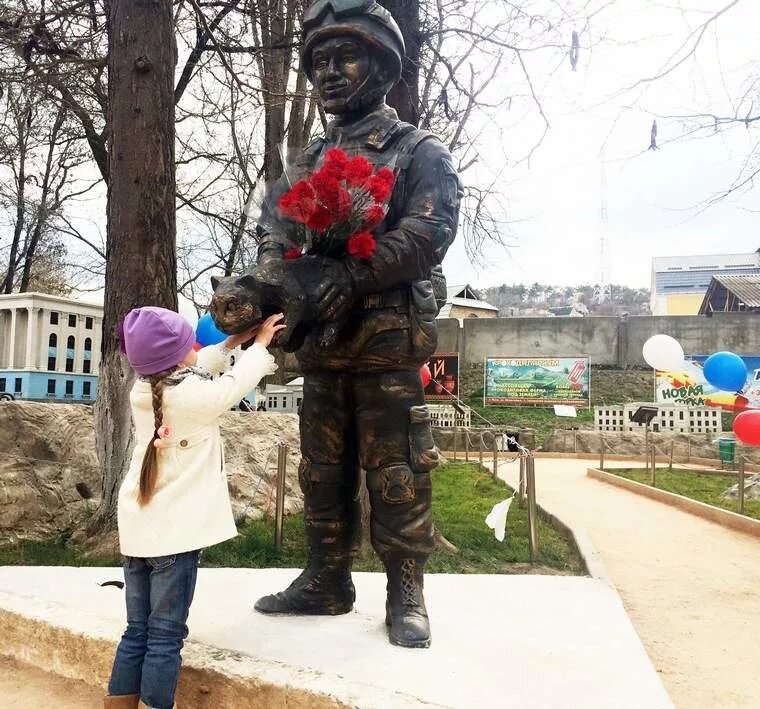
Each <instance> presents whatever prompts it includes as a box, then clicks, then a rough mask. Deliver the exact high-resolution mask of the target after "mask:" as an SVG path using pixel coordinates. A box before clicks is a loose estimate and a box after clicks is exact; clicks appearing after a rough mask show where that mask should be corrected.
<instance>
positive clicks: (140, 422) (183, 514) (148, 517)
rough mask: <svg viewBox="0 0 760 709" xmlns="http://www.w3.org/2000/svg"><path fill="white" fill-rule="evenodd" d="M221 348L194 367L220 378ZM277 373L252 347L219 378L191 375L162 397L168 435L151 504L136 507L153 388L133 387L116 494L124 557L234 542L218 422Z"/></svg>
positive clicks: (206, 352) (204, 353)
mask: <svg viewBox="0 0 760 709" xmlns="http://www.w3.org/2000/svg"><path fill="white" fill-rule="evenodd" d="M228 356H229V353H228V352H227V350H226V349H224V345H218V346H213V347H205V348H204V349H202V350H200V352H198V366H199V367H202V368H203V369H206V370H208V371H210V372H212V373H214V374H217V373H218V372H220V371H222V370H223V369H224V368H225V366H226V364H227V360H228ZM276 368H277V366H276V365H275V363H274V358H273V357H272V355H270V354H269V352H267V350H266V348H265V347H263V346H261V345H258V344H254V345H253V346H252V347H250V348H249V349H248V350H246V351H245V352H243V353H242V355H240V357H238V359H237V362H236V363H235V366H234V367H232V368H231V369H229V370H228V371H227V372H225V373H224V374H223V375H222V376H221V377H219V378H216V379H213V380H211V379H203V378H202V377H199V376H197V375H191V376H188V377H187V378H186V379H184V380H183V381H182V382H180V383H179V384H177V385H175V386H166V387H165V388H164V395H163V407H162V410H163V425H164V426H168V427H169V429H170V436H169V437H168V438H166V439H164V440H163V443H164V446H166V447H162V448H159V449H158V481H157V484H156V488H155V492H154V494H153V497H152V498H151V500H150V501H149V502H148V503H147V504H146V505H144V506H142V507H141V506H140V505H139V503H138V502H137V493H138V489H139V485H140V468H141V467H142V461H143V456H144V455H145V449H146V447H147V445H148V444H149V443H150V441H151V439H152V438H153V430H154V426H153V404H152V395H151V388H150V384H149V383H148V382H145V381H141V380H138V381H137V382H136V383H135V385H134V386H133V388H132V392H131V394H130V403H131V405H132V418H133V422H134V427H135V448H134V453H133V454H132V461H131V464H130V467H129V471H128V472H127V474H126V476H125V478H124V482H123V483H122V485H121V488H120V490H119V502H118V523H119V543H120V546H121V553H122V554H123V555H124V556H136V557H155V556H167V555H171V554H179V553H181V552H185V551H194V550H195V549H202V548H204V547H208V546H211V545H213V544H218V543H219V542H223V541H225V540H227V539H231V538H232V537H234V536H236V535H237V529H236V528H235V521H234V519H233V516H232V507H231V505H230V497H229V491H228V489H227V477H226V475H225V472H224V450H223V447H222V438H221V434H220V432H219V417H220V416H221V415H222V414H223V413H225V412H226V411H228V410H229V409H230V408H231V407H233V406H235V405H236V404H237V403H238V402H239V401H240V400H241V399H242V398H243V396H244V395H245V394H246V393H247V392H249V391H250V390H251V389H253V388H255V387H256V385H257V384H258V383H259V381H260V380H261V379H262V377H264V376H266V375H267V374H271V373H272V372H274V371H275V369H276Z"/></svg>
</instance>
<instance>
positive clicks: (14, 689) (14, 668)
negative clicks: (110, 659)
mask: <svg viewBox="0 0 760 709" xmlns="http://www.w3.org/2000/svg"><path fill="white" fill-rule="evenodd" d="M103 694H104V692H103V690H102V689H98V688H96V687H90V686H89V685H87V684H85V683H84V682H78V681H76V680H71V679H64V678H63V677H59V676H58V675H54V674H50V673H48V672H43V671H42V670H40V669H37V668H36V667H32V666H31V665H26V664H23V663H21V662H17V661H16V660H12V659H11V658H8V657H2V656H0V697H2V699H1V700H0V704H2V706H3V707H6V708H7V709H53V708H55V709H96V708H97V709H101V708H102V706H103Z"/></svg>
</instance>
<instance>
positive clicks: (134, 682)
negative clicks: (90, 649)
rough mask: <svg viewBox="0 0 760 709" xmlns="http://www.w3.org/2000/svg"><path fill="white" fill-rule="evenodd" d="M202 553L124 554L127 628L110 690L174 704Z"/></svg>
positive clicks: (162, 708) (160, 707)
mask: <svg viewBox="0 0 760 709" xmlns="http://www.w3.org/2000/svg"><path fill="white" fill-rule="evenodd" d="M199 554H200V552H198V551H189V552H185V553H183V554H173V555H171V556H159V557H155V558H148V559H142V558H137V557H126V558H125V560H124V582H125V591H126V594H125V595H126V600H127V629H126V630H125V631H124V635H123V636H122V638H121V642H120V643H119V647H118V649H117V650H116V659H115V660H114V663H113V670H112V671H111V681H110V682H109V683H108V694H110V695H112V696H119V695H125V694H139V695H140V698H141V699H142V701H143V703H145V704H147V705H148V706H149V707H155V709H171V707H172V706H174V692H175V691H176V689H177V679H178V678H179V670H180V666H181V664H182V660H181V658H180V651H181V650H182V645H183V644H184V640H185V638H186V637H187V625H186V622H187V615H188V613H189V611H190V604H191V603H192V601H193V593H194V592H195V580H196V577H197V575H198V556H199Z"/></svg>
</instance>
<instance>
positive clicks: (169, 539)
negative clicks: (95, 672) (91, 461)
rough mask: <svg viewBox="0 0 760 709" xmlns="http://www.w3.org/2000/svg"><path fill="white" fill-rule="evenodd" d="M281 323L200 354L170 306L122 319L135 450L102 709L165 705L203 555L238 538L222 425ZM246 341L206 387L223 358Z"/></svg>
mask: <svg viewBox="0 0 760 709" xmlns="http://www.w3.org/2000/svg"><path fill="white" fill-rule="evenodd" d="M282 317H283V316H282V315H275V316H272V317H270V318H268V319H267V320H266V321H265V322H264V323H263V324H262V325H261V326H260V327H258V328H256V329H254V330H251V331H249V332H246V333H243V334H242V335H236V336H233V337H230V338H228V339H227V341H226V342H225V343H223V344H221V345H216V346H214V347H206V348H204V349H202V350H200V352H197V353H196V352H195V351H194V350H193V344H194V342H195V334H194V332H193V328H192V327H191V326H190V324H189V323H188V322H187V321H186V320H185V319H184V318H183V317H182V316H180V315H178V314H177V313H175V312H173V311H171V310H165V309H164V308H153V307H145V308H137V309H135V310H132V311H131V312H130V313H128V314H127V316H126V317H125V318H124V323H123V332H122V343H123V345H124V348H125V351H126V354H127V359H128V360H129V363H130V365H131V366H132V368H133V369H134V370H135V371H136V372H137V374H138V375H140V378H139V379H138V380H137V382H136V383H135V385H134V387H133V389H132V392H131V395H130V402H131V406H132V418H133V421H134V426H135V449H134V450H135V452H134V455H133V458H132V463H131V465H130V468H129V471H128V472H127V475H126V476H125V478H124V482H123V483H122V486H121V489H120V490H119V503H118V522H119V543H120V546H121V553H122V555H123V556H124V580H125V592H126V601H127V629H126V631H125V632H124V635H123V636H122V639H121V642H120V643H119V647H118V649H117V651H116V658H115V660H114V665H113V670H112V672H111V680H110V682H109V685H108V696H107V697H106V699H105V707H106V709H109V708H110V709H115V708H118V709H135V708H136V707H138V706H146V707H154V708H155V709H171V707H172V706H173V705H174V693H175V690H176V686H177V679H178V677H179V670H180V664H181V658H180V651H181V649H182V645H183V642H184V639H185V638H186V637H187V625H186V622H187V616H188V612H189V610H190V604H191V602H192V599H193V593H194V591H195V581H196V575H197V569H198V556H199V553H200V550H201V549H203V548H204V547H208V546H211V545H213V544H218V543H219V542H223V541H225V540H227V539H230V538H232V537H234V536H235V535H236V534H237V530H236V528H235V522H234V520H233V516H232V508H231V506H230V499H229V492H228V489H227V479H226V477H225V473H224V452H223V450H222V440H221V436H220V433H219V417H220V416H221V415H222V414H223V413H224V412H225V411H228V410H229V409H230V408H231V407H232V406H234V405H235V404H237V403H238V402H239V401H240V400H241V399H242V398H243V396H244V395H245V393H246V392H248V391H250V390H251V389H253V388H254V387H255V386H256V385H257V384H258V383H259V381H260V380H261V378H262V377H264V376H266V375H267V374H271V373H272V372H274V370H275V369H276V365H275V364H274V358H273V357H272V356H271V355H270V354H269V352H267V347H268V346H269V345H270V343H271V341H272V338H273V337H274V335H275V334H276V333H277V331H278V330H280V329H282V327H284V326H283V325H281V324H280V321H281V320H282ZM254 338H255V342H254V344H253V345H252V346H251V347H250V348H249V349H247V350H246V351H245V352H244V353H243V354H242V356H240V357H239V358H238V360H237V362H236V363H235V366H234V367H232V368H231V369H229V370H228V371H227V372H225V373H224V374H223V375H222V376H221V377H219V378H216V379H214V378H213V374H216V373H218V372H219V371H221V370H223V369H224V368H225V366H226V363H227V361H228V358H229V350H230V349H233V348H234V347H237V346H238V345H240V344H243V343H245V342H248V341H250V340H251V339H254ZM141 702H142V704H141Z"/></svg>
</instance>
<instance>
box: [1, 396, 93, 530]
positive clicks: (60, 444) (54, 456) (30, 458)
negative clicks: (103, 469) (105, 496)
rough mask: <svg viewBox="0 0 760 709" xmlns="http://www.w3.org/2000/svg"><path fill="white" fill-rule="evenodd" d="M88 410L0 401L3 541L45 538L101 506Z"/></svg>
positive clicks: (89, 412)
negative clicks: (98, 505)
mask: <svg viewBox="0 0 760 709" xmlns="http://www.w3.org/2000/svg"><path fill="white" fill-rule="evenodd" d="M93 425H94V424H93V412H92V408H91V407H88V406H74V405H66V404H37V403H31V402H21V401H15V402H3V403H0V491H2V494H1V495H0V541H15V540H17V539H45V538H50V537H53V536H55V535H57V534H60V533H61V532H63V531H65V530H68V529H71V528H72V527H73V526H74V525H75V524H76V523H77V522H78V521H79V520H81V519H82V518H83V516H85V515H86V514H87V513H88V512H90V511H92V510H94V509H95V507H97V504H98V501H99V497H100V473H99V472H98V464H97V463H98V461H97V457H96V455H95V446H94V428H93Z"/></svg>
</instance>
